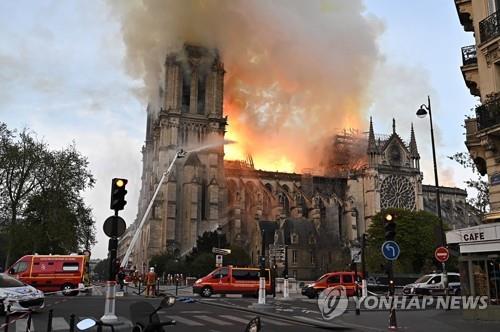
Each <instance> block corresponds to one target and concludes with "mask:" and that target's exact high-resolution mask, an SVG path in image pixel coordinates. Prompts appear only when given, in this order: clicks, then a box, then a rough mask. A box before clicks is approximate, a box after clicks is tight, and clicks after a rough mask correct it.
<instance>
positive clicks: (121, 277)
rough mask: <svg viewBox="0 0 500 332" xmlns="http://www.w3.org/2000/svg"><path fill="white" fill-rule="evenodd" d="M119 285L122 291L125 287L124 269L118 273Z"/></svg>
mask: <svg viewBox="0 0 500 332" xmlns="http://www.w3.org/2000/svg"><path fill="white" fill-rule="evenodd" d="M117 277H118V284H119V285H120V290H121V291H122V290H123V286H124V285H125V271H123V268H120V271H119V272H118V276H117Z"/></svg>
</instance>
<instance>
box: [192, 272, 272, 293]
mask: <svg viewBox="0 0 500 332" xmlns="http://www.w3.org/2000/svg"><path fill="white" fill-rule="evenodd" d="M259 272H260V269H258V268H246V267H233V266H231V265H230V266H223V267H220V268H218V269H215V270H214V271H212V272H211V273H209V274H208V275H207V276H205V277H203V278H200V279H198V280H196V281H195V283H194V285H193V293H196V294H200V295H201V296H203V297H210V296H212V294H251V295H257V294H258V292H259ZM264 277H265V278H266V284H265V287H266V294H269V293H271V278H270V271H269V269H266V274H265V276H264Z"/></svg>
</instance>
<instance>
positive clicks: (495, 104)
mask: <svg viewBox="0 0 500 332" xmlns="http://www.w3.org/2000/svg"><path fill="white" fill-rule="evenodd" d="M476 117H477V123H478V129H479V130H481V129H487V128H490V127H493V126H496V125H498V124H500V98H499V97H497V98H495V99H492V100H490V101H489V102H487V103H484V104H483V105H480V106H478V107H476Z"/></svg>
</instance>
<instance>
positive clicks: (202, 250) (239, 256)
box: [149, 231, 250, 277]
mask: <svg viewBox="0 0 500 332" xmlns="http://www.w3.org/2000/svg"><path fill="white" fill-rule="evenodd" d="M219 244H220V247H223V248H227V247H229V248H230V249H231V254H229V255H226V256H224V265H237V266H248V265H249V264H250V257H249V256H248V254H247V252H246V251H245V250H244V249H243V248H240V247H237V246H229V245H228V244H227V240H226V236H225V234H222V235H219V234H217V232H216V231H214V232H205V233H203V234H202V235H201V236H198V240H197V241H196V247H195V248H193V250H192V251H191V253H190V254H189V255H187V256H186V257H176V256H175V255H173V254H171V253H163V254H160V255H156V256H153V257H152V258H151V260H150V262H149V265H150V266H154V267H155V270H156V271H157V272H158V273H159V274H162V273H170V274H176V273H182V274H184V275H189V276H198V277H201V276H204V275H206V274H208V273H210V272H211V271H212V270H213V269H214V268H215V254H213V253H212V248H213V247H218V246H219Z"/></svg>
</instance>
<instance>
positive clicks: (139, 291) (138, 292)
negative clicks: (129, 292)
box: [137, 281, 142, 295]
mask: <svg viewBox="0 0 500 332" xmlns="http://www.w3.org/2000/svg"><path fill="white" fill-rule="evenodd" d="M141 284H142V281H139V288H138V289H137V295H141Z"/></svg>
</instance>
